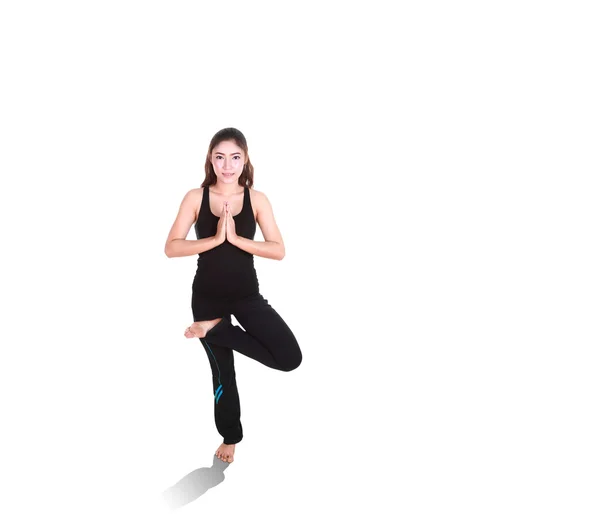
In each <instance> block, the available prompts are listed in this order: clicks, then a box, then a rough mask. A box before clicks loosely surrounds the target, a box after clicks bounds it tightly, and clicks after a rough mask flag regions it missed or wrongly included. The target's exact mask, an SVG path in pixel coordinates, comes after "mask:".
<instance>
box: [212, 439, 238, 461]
mask: <svg viewBox="0 0 600 514" xmlns="http://www.w3.org/2000/svg"><path fill="white" fill-rule="evenodd" d="M234 452H235V444H225V443H222V444H221V446H219V447H218V448H217V451H216V452H215V455H216V456H217V457H219V459H221V460H222V461H223V462H233V453H234Z"/></svg>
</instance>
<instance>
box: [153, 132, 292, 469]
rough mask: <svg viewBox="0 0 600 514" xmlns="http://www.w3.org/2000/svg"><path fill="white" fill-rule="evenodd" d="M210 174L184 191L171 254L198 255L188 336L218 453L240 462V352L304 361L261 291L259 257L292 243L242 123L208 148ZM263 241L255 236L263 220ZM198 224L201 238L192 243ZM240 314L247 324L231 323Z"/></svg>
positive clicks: (273, 363)
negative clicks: (205, 374)
mask: <svg viewBox="0 0 600 514" xmlns="http://www.w3.org/2000/svg"><path fill="white" fill-rule="evenodd" d="M204 168H205V173H206V178H205V179H204V182H203V183H202V186H201V187H200V188H196V189H191V190H190V191H188V192H187V193H186V195H185V196H184V198H183V200H182V202H181V206H180V208H179V213H178V214H177V218H176V219H175V222H174V223H173V226H172V228H171V231H170V232H169V236H168V237H167V243H166V245H165V253H166V254H167V256H168V257H185V256H189V255H198V267H197V270H196V275H195V277H194V281H193V284H192V313H193V315H194V323H192V324H191V325H190V326H189V327H188V328H187V329H186V330H185V333H184V335H185V336H186V337H188V338H191V337H198V338H199V339H200V341H201V342H202V343H203V346H204V349H205V350H206V354H207V356H208V359H209V362H210V366H211V370H212V382H213V393H214V402H215V403H214V416H215V423H216V425H217V430H218V431H219V433H220V434H221V435H222V436H223V443H222V444H221V446H219V448H218V449H217V451H216V452H215V454H216V455H217V456H218V457H219V458H220V459H221V460H223V461H224V462H233V454H234V450H235V444H236V443H238V442H240V441H241V440H242V437H243V434H242V424H241V422H240V400H239V396H238V391H237V385H236V381H235V369H234V362H233V350H235V351H237V352H239V353H241V354H244V355H246V356H248V357H250V358H252V359H255V360H257V361H258V362H261V363H262V364H264V365H265V366H269V367H270V368H274V369H278V370H282V371H291V370H293V369H296V368H297V367H298V366H299V365H300V363H301V362H302V353H301V351H300V347H299V346H298V342H297V341H296V338H295V337H294V334H293V333H292V331H291V330H290V328H289V327H288V326H287V324H286V323H285V321H284V320H283V319H282V318H281V317H280V316H279V314H277V312H276V311H275V310H274V309H273V307H271V306H270V305H269V303H268V302H267V300H266V299H265V298H263V296H262V295H261V294H260V291H259V283H258V278H257V275H256V270H255V268H254V255H257V256H259V257H266V258H268V259H277V260H281V259H283V257H284V255H285V247H284V245H283V239H282V237H281V233H280V232H279V228H278V227H277V224H276V223H275V218H274V216H273V210H272V208H271V204H270V202H269V200H268V198H267V197H266V195H265V194H264V193H261V192H259V191H256V190H254V189H252V185H253V177H254V168H253V166H252V164H251V163H250V158H249V157H248V145H247V144H246V138H245V137H244V135H243V134H242V133H241V132H240V131H239V130H237V129H235V128H226V129H223V130H220V131H219V132H217V133H216V134H215V135H214V136H213V138H212V140H211V142H210V145H209V148H208V154H207V156H206V163H205V166H204ZM257 222H258V224H259V226H260V230H261V232H262V234H263V236H264V239H265V240H264V241H254V234H255V231H256V223H257ZM192 225H194V228H195V232H196V237H197V241H193V240H191V241H190V240H186V239H185V238H186V236H187V234H188V232H189V230H190V228H191V226H192ZM232 314H233V315H234V316H235V318H236V319H237V320H238V322H239V323H240V325H241V326H242V327H243V329H242V328H240V327H239V326H235V325H232V324H231V315H232Z"/></svg>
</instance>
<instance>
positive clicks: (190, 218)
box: [165, 189, 221, 258]
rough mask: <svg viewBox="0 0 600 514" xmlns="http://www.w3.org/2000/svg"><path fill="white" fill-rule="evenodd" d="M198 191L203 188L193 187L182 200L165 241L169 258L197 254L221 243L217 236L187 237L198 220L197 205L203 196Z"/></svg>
mask: <svg viewBox="0 0 600 514" xmlns="http://www.w3.org/2000/svg"><path fill="white" fill-rule="evenodd" d="M198 191H202V190H201V189H200V190H198V189H191V190H190V191H188V192H187V193H186V194H185V196H184V197H183V200H182V201H181V205H180V207H179V213H178V214H177V218H175V222H174V223H173V226H172V227H171V231H170V232H169V235H168V236H167V242H166V243H165V254H166V255H167V257H169V258H171V257H187V256H188V255H197V254H199V253H202V252H206V251H208V250H210V249H212V248H214V247H215V246H218V245H219V244H221V243H220V242H218V240H217V238H216V237H215V236H211V237H205V238H203V239H197V240H187V239H186V238H185V237H186V236H187V234H188V232H189V231H190V228H191V227H192V225H193V224H194V222H195V221H196V206H197V205H198V203H199V202H200V201H201V198H202V197H201V196H200V195H199V194H198Z"/></svg>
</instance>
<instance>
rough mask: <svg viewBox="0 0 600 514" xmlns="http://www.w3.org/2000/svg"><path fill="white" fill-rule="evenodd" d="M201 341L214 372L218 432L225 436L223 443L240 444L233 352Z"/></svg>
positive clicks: (238, 402)
mask: <svg viewBox="0 0 600 514" xmlns="http://www.w3.org/2000/svg"><path fill="white" fill-rule="evenodd" d="M200 341H202V345H203V346H204V349H205V350H206V354H207V356H208V360H209V362H210V367H211V371H212V382H213V394H214V415H215V424H216V425H217V430H218V432H219V434H221V435H222V436H223V443H225V444H235V443H238V442H240V441H241V440H242V438H243V432H242V424H241V422H240V398H239V395H238V389H237V383H236V378H235V367H234V358H233V350H231V349H230V348H225V347H223V346H215V345H212V344H211V343H209V341H208V339H207V338H200Z"/></svg>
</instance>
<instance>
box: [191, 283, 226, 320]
mask: <svg viewBox="0 0 600 514" xmlns="http://www.w3.org/2000/svg"><path fill="white" fill-rule="evenodd" d="M229 312H230V310H229V302H228V301H227V300H225V299H223V298H216V297H211V296H206V295H203V294H201V293H200V292H198V291H196V290H193V291H192V313H193V315H194V321H204V320H213V319H217V318H223V317H225V316H227V315H228V314H229Z"/></svg>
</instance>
